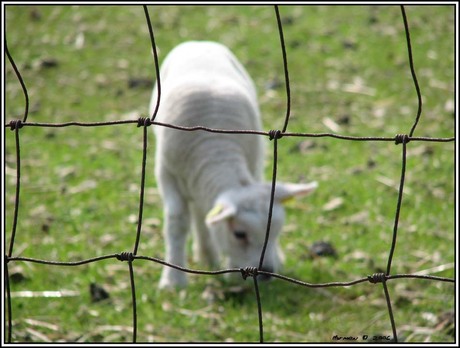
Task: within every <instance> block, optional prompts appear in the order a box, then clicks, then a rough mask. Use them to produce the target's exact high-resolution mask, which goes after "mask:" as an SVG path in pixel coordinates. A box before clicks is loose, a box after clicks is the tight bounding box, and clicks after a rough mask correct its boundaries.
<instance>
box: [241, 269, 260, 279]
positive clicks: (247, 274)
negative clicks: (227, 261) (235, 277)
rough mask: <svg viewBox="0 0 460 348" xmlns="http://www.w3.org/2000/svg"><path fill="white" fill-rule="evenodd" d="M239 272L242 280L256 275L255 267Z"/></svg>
mask: <svg viewBox="0 0 460 348" xmlns="http://www.w3.org/2000/svg"><path fill="white" fill-rule="evenodd" d="M240 272H241V276H242V277H243V279H244V280H246V278H247V277H255V276H257V274H258V270H257V267H245V268H240Z"/></svg>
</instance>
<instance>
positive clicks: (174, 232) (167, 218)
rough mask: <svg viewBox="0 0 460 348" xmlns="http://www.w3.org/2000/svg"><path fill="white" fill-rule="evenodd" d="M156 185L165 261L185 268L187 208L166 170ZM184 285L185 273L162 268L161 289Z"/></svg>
mask: <svg viewBox="0 0 460 348" xmlns="http://www.w3.org/2000/svg"><path fill="white" fill-rule="evenodd" d="M158 183H159V188H160V193H161V195H162V197H163V206H164V226H163V235H164V238H165V247H166V250H165V261H166V262H168V263H171V264H174V265H177V266H182V267H185V265H186V248H185V246H186V240H187V232H188V229H189V222H190V218H189V211H188V207H187V204H186V202H185V200H184V198H183V197H182V195H181V193H180V192H179V190H178V187H177V185H176V183H175V180H174V178H173V177H172V176H171V175H169V173H167V172H166V170H160V173H159V175H158ZM186 284H187V276H186V274H185V272H182V271H180V270H177V269H175V268H172V267H169V266H164V268H163V272H162V274H161V279H160V284H159V287H160V288H161V289H163V288H174V287H181V286H185V285H186Z"/></svg>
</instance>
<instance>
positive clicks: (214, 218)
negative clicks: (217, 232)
mask: <svg viewBox="0 0 460 348" xmlns="http://www.w3.org/2000/svg"><path fill="white" fill-rule="evenodd" d="M235 214H236V206H235V205H234V204H231V203H229V202H217V203H216V204H215V205H214V207H213V208H212V209H211V210H210V211H209V212H208V214H207V215H206V225H207V226H208V227H209V226H211V225H213V224H215V223H216V222H219V221H222V220H225V219H228V218H229V217H232V216H234V215H235Z"/></svg>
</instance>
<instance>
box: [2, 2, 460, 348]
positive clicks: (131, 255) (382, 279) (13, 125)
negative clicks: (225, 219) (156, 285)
mask: <svg viewBox="0 0 460 348" xmlns="http://www.w3.org/2000/svg"><path fill="white" fill-rule="evenodd" d="M143 8H144V13H145V16H146V21H147V26H148V29H149V34H150V41H151V45H152V50H153V54H154V61H155V71H156V81H157V92H158V97H157V105H156V107H155V110H154V112H153V114H152V115H151V118H139V119H136V120H120V121H110V122H91V123H88V122H68V123H34V122H26V121H27V115H28V108H29V97H28V93H27V88H26V86H25V83H24V81H23V79H22V77H21V74H20V73H19V70H18V69H17V67H16V64H15V63H14V60H13V58H12V56H11V54H10V53H9V51H8V47H7V45H6V40H5V49H6V53H7V56H8V59H9V61H10V63H11V65H12V67H13V69H14V71H15V73H16V76H17V78H18V80H19V82H20V83H21V86H22V89H23V93H24V97H25V101H26V102H25V103H26V106H25V111H24V117H23V119H22V120H12V121H11V122H10V123H8V124H6V125H4V126H5V127H10V129H11V130H12V131H15V146H16V164H17V168H16V171H17V181H16V193H15V206H14V218H13V226H12V231H11V238H10V245H9V249H8V253H7V255H5V259H4V268H5V272H4V275H5V283H6V300H7V307H8V308H7V313H8V324H7V325H8V335H7V340H8V342H11V340H12V330H13V324H12V309H11V293H10V284H9V273H8V264H9V263H10V262H21V261H22V262H31V263H40V264H45V265H50V266H81V265H84V264H88V263H94V262H99V261H101V260H105V259H117V260H119V261H121V262H128V269H129V276H130V285H131V295H132V304H133V307H132V313H133V321H132V322H133V338H132V342H133V343H135V342H136V339H137V303H136V290H135V282H134V267H133V262H134V261H135V260H146V261H150V262H154V263H157V264H161V265H164V266H165V267H172V268H175V269H178V270H181V271H183V272H186V273H192V274H199V275H210V276H215V275H220V274H225V273H240V274H241V276H242V277H243V279H246V278H247V277H252V278H253V281H254V291H255V296H256V302H257V308H258V323H259V340H260V342H264V339H263V315H262V303H261V300H260V293H259V288H258V282H257V276H258V275H259V274H262V275H268V276H271V277H274V278H278V279H281V280H283V281H287V282H289V283H292V284H296V285H299V286H304V287H310V288H319V287H347V286H353V285H356V284H359V283H363V282H369V283H372V284H377V283H382V286H383V290H384V295H385V299H386V303H387V308H388V314H389V318H390V323H391V327H392V332H393V339H394V341H395V342H397V329H396V323H395V320H394V315H393V310H392V307H391V298H390V294H389V291H388V288H387V285H386V282H387V281H389V280H394V279H401V278H412V279H424V280H432V281H441V282H448V283H454V282H455V281H454V279H451V278H446V277H437V276H431V275H416V274H396V275H391V272H390V271H391V264H392V258H393V253H394V250H395V248H396V244H397V232H398V222H399V215H400V211H401V206H402V198H403V189H404V178H405V172H406V148H407V144H408V143H409V142H410V141H427V142H451V141H454V140H455V138H453V137H452V138H432V137H413V133H414V131H415V128H416V126H417V124H418V121H419V119H420V116H421V111H422V98H421V93H420V87H419V85H418V82H417V77H416V72H415V68H414V62H413V56H412V49H411V43H410V31H409V24H408V20H407V16H406V13H405V10H404V6H400V8H401V13H402V17H403V22H404V28H405V32H406V42H407V49H408V56H409V66H410V69H411V74H412V78H413V82H414V85H415V89H416V92H417V96H418V111H417V116H416V118H415V122H414V124H413V126H412V128H411V130H410V132H409V135H407V134H397V135H396V136H395V137H370V136H367V137H357V136H346V135H339V134H333V133H315V134H313V133H289V132H286V129H287V125H288V122H289V114H290V103H291V96H290V86H289V74H288V69H287V56H286V49H285V44H284V37H283V32H282V22H281V16H280V13H279V9H278V6H276V5H275V6H274V8H275V14H276V19H277V23H278V30H279V34H280V45H281V51H282V54H283V67H284V73H285V83H286V94H287V107H286V116H285V123H284V127H283V130H282V131H281V130H271V131H268V132H263V131H254V130H228V129H213V128H207V127H181V126H176V125H172V124H166V123H161V122H156V121H155V116H156V114H157V112H158V108H159V103H160V96H161V84H160V75H159V63H158V54H157V51H156V45H155V38H154V32H153V29H152V25H151V22H150V17H149V13H148V9H147V6H145V5H144V6H143ZM125 124H136V125H137V127H142V128H143V155H142V172H141V190H140V196H139V210H138V213H139V216H138V217H139V218H138V225H137V233H136V240H135V243H134V248H133V251H132V252H121V253H117V254H110V255H105V256H98V257H94V258H90V259H86V260H80V261H75V262H66V261H56V260H54V261H51V260H39V259H35V258H28V257H13V247H14V240H15V236H16V228H17V222H18V215H19V201H20V183H21V182H20V169H21V162H20V160H21V156H20V139H19V131H20V129H21V128H23V127H25V126H27V127H68V126H77V127H98V126H114V125H125ZM152 125H153V126H156V127H170V128H174V129H179V130H183V131H205V132H214V133H225V134H247V135H253V136H255V135H259V136H268V137H269V139H270V140H274V142H273V151H274V159H273V172H272V191H271V196H270V209H269V215H268V217H267V230H266V236H265V242H264V246H263V250H262V252H261V255H260V261H259V267H246V268H238V269H237V268H233V269H223V270H214V271H203V270H197V269H189V268H186V267H181V266H178V265H174V264H170V263H168V262H166V261H164V260H162V259H159V258H155V257H149V256H142V255H137V251H138V246H139V243H140V237H141V232H142V215H143V206H144V192H145V168H146V158H147V151H148V143H147V128H148V127H149V126H152ZM289 136H291V137H331V138H336V139H340V140H352V141H394V142H395V144H397V145H398V144H402V166H401V178H400V185H399V190H398V199H397V205H396V212H395V221H394V228H393V234H392V241H391V247H390V252H389V257H388V264H387V269H386V273H377V274H373V275H369V276H367V277H364V278H360V279H356V280H352V281H348V282H329V283H322V284H312V283H307V282H304V281H301V280H298V279H293V278H290V277H287V276H284V275H281V274H277V273H271V272H267V271H263V270H262V264H263V259H264V254H265V250H266V246H267V243H268V239H269V234H270V226H271V215H272V208H273V201H274V193H275V183H276V173H277V147H278V140H279V139H281V138H282V137H289Z"/></svg>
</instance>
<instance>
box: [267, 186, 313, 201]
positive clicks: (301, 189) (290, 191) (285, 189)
mask: <svg viewBox="0 0 460 348" xmlns="http://www.w3.org/2000/svg"><path fill="white" fill-rule="evenodd" d="M317 187H318V183H317V182H316V181H313V182H310V183H308V184H291V183H278V184H276V190H275V198H276V199H277V200H278V201H279V202H281V203H285V202H287V201H288V200H290V199H291V198H294V197H297V196H306V195H308V194H310V193H311V192H313V191H314V190H315V189H316V188H317Z"/></svg>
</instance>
